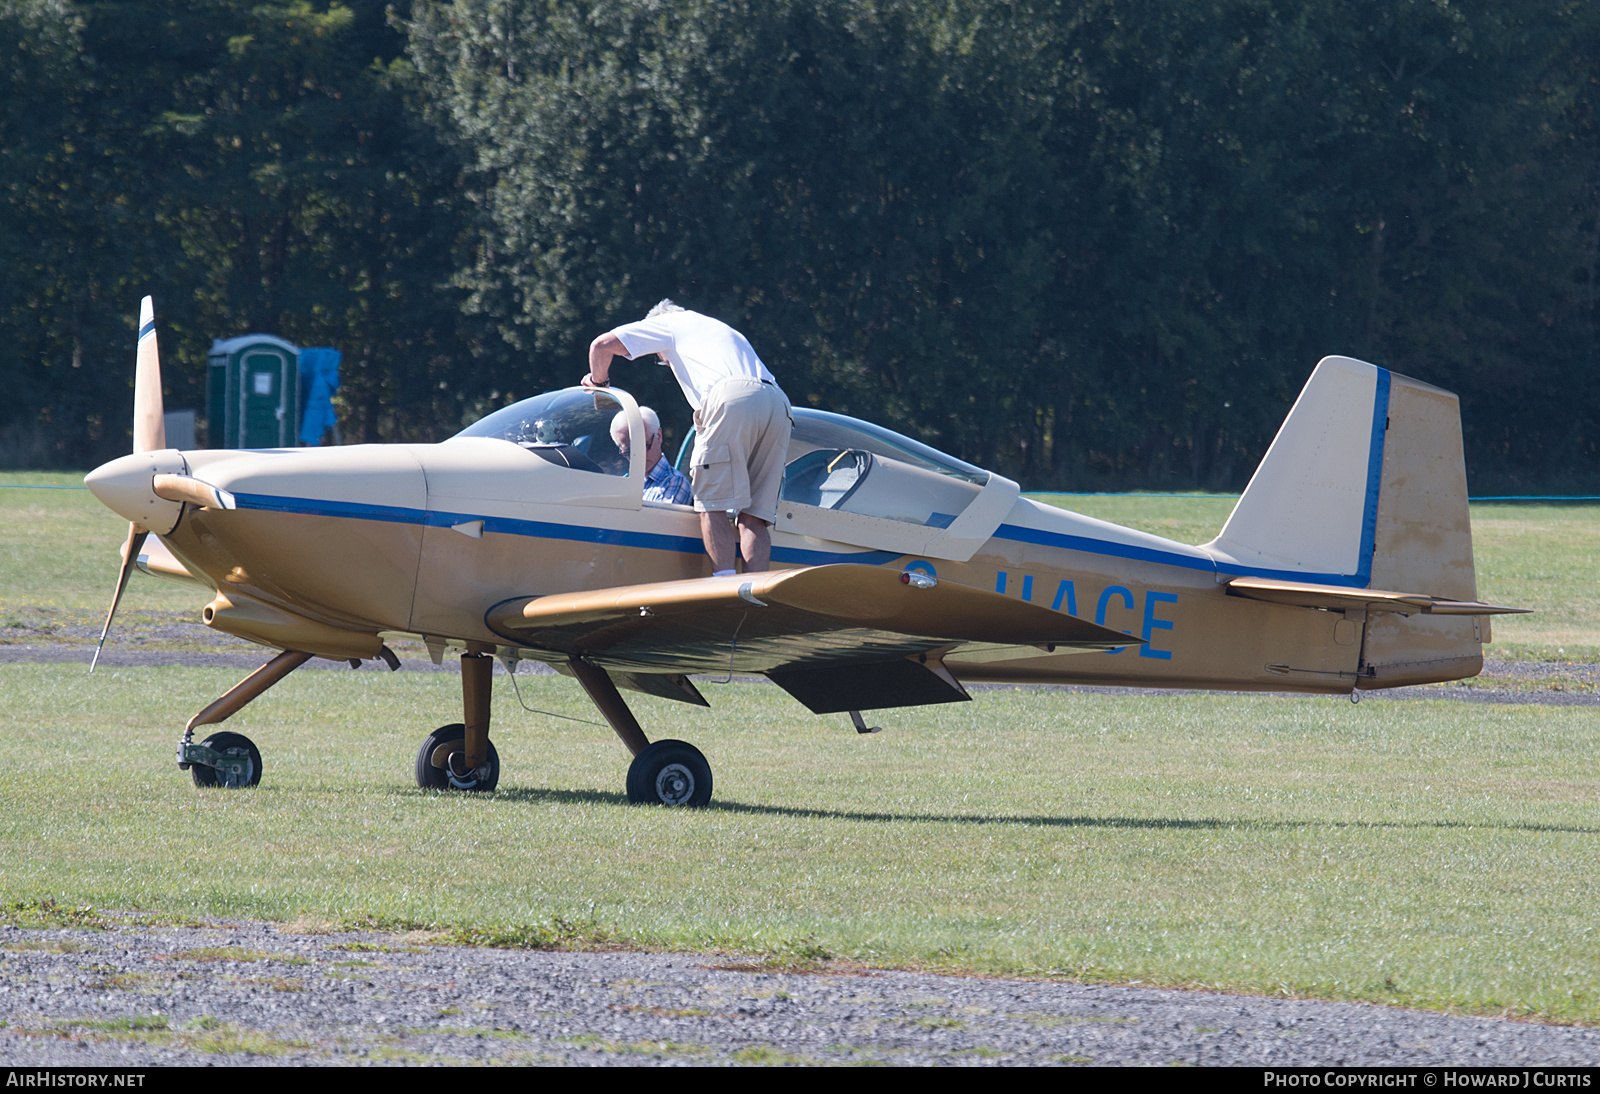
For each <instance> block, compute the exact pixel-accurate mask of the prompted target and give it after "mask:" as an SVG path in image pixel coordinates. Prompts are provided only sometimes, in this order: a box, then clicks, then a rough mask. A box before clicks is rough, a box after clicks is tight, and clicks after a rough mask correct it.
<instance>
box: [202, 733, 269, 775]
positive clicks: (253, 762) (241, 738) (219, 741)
mask: <svg viewBox="0 0 1600 1094" xmlns="http://www.w3.org/2000/svg"><path fill="white" fill-rule="evenodd" d="M200 743H201V744H202V745H204V746H205V747H207V748H209V749H212V750H213V751H216V752H237V751H240V750H242V751H244V752H246V753H248V754H249V757H250V764H249V767H248V768H246V770H245V778H244V779H242V780H240V782H239V785H240V786H241V787H246V786H255V785H256V784H257V783H259V782H260V781H261V751H260V749H258V748H256V745H255V742H254V741H252V740H251V739H250V738H249V737H246V736H245V735H244V734H242V733H213V734H212V735H211V736H209V737H207V738H206V739H205V740H203V741H201V742H200ZM189 777H190V778H191V779H193V780H194V784H195V785H196V786H221V787H226V786H227V785H228V784H227V782H226V781H224V779H223V776H222V773H221V772H220V771H218V770H217V769H216V768H214V767H207V766H206V765H205V764H191V765H190V766H189Z"/></svg>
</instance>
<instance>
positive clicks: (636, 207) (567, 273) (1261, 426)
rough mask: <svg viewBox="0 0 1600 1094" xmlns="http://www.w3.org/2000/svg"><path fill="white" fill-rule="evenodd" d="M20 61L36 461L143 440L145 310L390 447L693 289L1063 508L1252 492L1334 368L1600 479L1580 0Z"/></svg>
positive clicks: (536, 10) (71, 22)
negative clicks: (237, 344)
mask: <svg viewBox="0 0 1600 1094" xmlns="http://www.w3.org/2000/svg"><path fill="white" fill-rule="evenodd" d="M0 48H3V49H4V51H5V56H7V57H8V58H9V64H8V65H7V69H6V78H7V80H8V81H9V84H8V86H7V87H6V88H5V89H4V103H3V105H0V187H3V189H4V199H5V200H4V202H3V204H0V355H3V360H4V368H5V372H6V374H7V377H8V383H7V387H8V389H9V392H10V395H9V397H8V399H7V400H5V401H4V404H3V407H4V409H3V410H0V460H3V461H5V462H6V463H9V464H11V465H13V466H18V465H57V466H63V465H76V466H84V465H88V464H92V463H94V462H96V461H98V460H101V459H104V458H107V457H109V456H111V455H115V454H117V453H119V452H122V451H126V450H127V446H128V419H129V406H130V405H131V395H130V389H129V382H130V374H131V367H130V365H131V359H132V341H133V333H134V332H133V329H132V324H133V310H134V307H135V305H136V302H137V298H138V296H140V295H142V294H143V293H145V292H150V293H152V294H153V295H155V296H156V299H157V307H158V318H159V320H160V322H161V326H162V332H163V344H162V349H163V354H164V361H165V363H166V378H167V387H168V405H169V406H200V405H202V400H201V396H200V391H201V388H202V386H203V383H204V368H205V351H206V348H207V347H208V346H209V344H210V341H211V339H212V338H218V337H221V338H226V337H231V336H233V335H235V334H240V333H245V332H246V331H266V332H270V333H275V334H279V335H282V336H283V337H286V338H289V339H291V340H292V341H295V342H297V343H299V344H301V345H332V346H336V347H338V348H339V349H341V350H342V351H343V352H344V354H345V366H344V372H343V378H344V387H343V389H342V390H341V392H340V396H339V402H340V409H341V414H342V416H343V420H344V435H345V438H346V439H347V440H365V441H378V440H382V441H392V440H434V439H439V438H441V437H444V436H448V435H449V434H450V433H452V432H454V431H455V430H456V429H458V428H459V427H460V426H461V425H462V424H464V423H465V422H466V421H470V420H472V419H473V418H474V417H476V416H477V415H478V414H481V413H482V412H483V411H485V410H486V409H490V408H492V407H495V406H498V405H501V404H503V403H504V402H506V401H507V400H509V399H511V398H513V397H523V396H526V395H529V394H533V393H536V392H537V391H539V390H544V389H547V388H550V387H556V386H565V385H567V384H570V383H572V382H574V380H575V379H576V377H577V376H579V375H581V374H582V372H583V370H584V355H583V351H584V347H585V346H586V345H587V342H588V340H589V339H590V338H592V337H593V336H594V335H595V334H597V333H599V332H601V331H603V330H606V329H608V328H609V327H611V326H613V325H615V324H617V323H619V322H623V321H626V320H629V319H633V318H636V317H638V316H639V315H642V314H643V312H644V311H645V309H647V308H648V307H649V306H650V305H651V304H653V303H654V302H655V301H656V300H658V299H660V298H661V297H666V296H670V297H672V298H674V299H676V300H678V301H679V302H680V303H683V304H685V305H686V306H689V307H692V308H695V309H697V310H700V311H704V312H707V313H709V314H713V315H716V316H718V317H720V318H723V319H725V320H727V321H728V322H730V323H732V324H733V325H735V326H737V327H739V328H740V329H741V330H743V331H744V332H745V333H746V334H747V335H748V336H749V337H750V339H751V341H752V343H753V344H754V345H755V347H756V349H757V351H758V352H760V353H761V354H762V356H763V358H764V359H765V360H766V361H767V362H768V364H769V365H770V366H771V367H772V368H773V369H774V371H775V372H776V373H777V374H778V376H779V378H780V380H781V381H782V383H783V384H784V387H785V389H786V390H787V391H788V392H789V394H790V396H791V397H792V398H793V399H795V401H796V402H799V403H805V404H809V405H813V406H818V407H822V408H824V409H832V410H838V411H842V412H844V413H849V414H855V415H858V416H861V417H865V418H870V419H872V420H875V421H879V422H882V423H884V424H886V425H890V426H892V427H895V428H898V429H901V430H903V431H905V432H907V433H909V434H911V435H913V436H916V437H918V438H920V439H922V440H925V441H927V442H929V443H931V444H934V445H936V446H938V447H941V448H944V449H946V450H948V451H950V452H952V453H953V454H955V455H958V456H961V457H963V458H965V459H968V460H971V461H973V462H976V463H980V464H984V465H986V466H992V467H995V468H996V469H998V470H1001V471H1002V472H1004V473H1006V474H1009V475H1011V476H1013V477H1016V478H1019V479H1020V480H1021V481H1022V482H1023V483H1024V484H1025V485H1026V486H1028V487H1036V488H1043V487H1061V488H1076V489H1095V488H1104V487H1112V486H1143V487H1155V488H1196V487H1201V488H1206V487H1217V488H1227V487H1233V488H1237V487H1238V486H1240V485H1242V483H1243V481H1244V479H1245V478H1246V477H1247V476H1248V475H1249V473H1250V471H1251V470H1252V469H1253V467H1254V464H1255V462H1256V460H1258V459H1259V457H1260V455H1261V453H1262V452H1263V451H1264V449H1265V447H1266V444H1267V443H1268V442H1269V441H1270V440H1271V437H1272V434H1273V431H1274V430H1275V429H1276V428H1277V425H1278V423H1279V421H1280V420H1281V419H1282V416H1283V414H1284V413H1285V411H1286V410H1287V407H1288V405H1289V403H1290V401H1292V399H1293V398H1294V396H1295V394H1296V393H1297V392H1298V390H1299V387H1300V385H1301V384H1302V383H1303V381H1304V379H1305V376H1306V375H1307V374H1308V372H1309V370H1310V367H1311V366H1312V365H1313V364H1314V363H1315V362H1316V360H1317V359H1318V358H1320V357H1322V356H1324V355H1326V354H1330V353H1342V354H1347V355H1350V356H1356V357H1361V358H1364V359H1366V360H1370V361H1373V362H1375V363H1378V364H1381V365H1384V366H1386V367H1390V368H1393V369H1395V370H1397V371H1400V372H1403V373H1406V374H1408V375H1412V376H1416V377H1418V378H1419V379H1422V380H1425V381H1428V382H1430V383H1434V384H1437V385H1439V386H1441V387H1446V388H1449V389H1451V390H1454V391H1457V392H1459V393H1460V394H1461V396H1462V405H1463V414H1464V421H1465V428H1466V435H1467V449H1468V463H1469V472H1470V475H1471V482H1472V485H1473V488H1474V489H1475V490H1477V491H1479V492H1483V491H1484V490H1510V489H1518V490H1521V489H1528V490H1566V489H1593V488H1594V487H1595V486H1597V485H1600V462H1597V457H1600V414H1597V400H1596V396H1597V394H1600V391H1597V375H1596V374H1597V369H1596V366H1597V364H1600V361H1597V360H1596V357H1597V341H1596V329H1595V322H1596V311H1595V307H1596V284H1595V275H1596V264H1597V261H1600V135H1597V132H1596V102H1597V95H1600V77H1597V74H1600V8H1597V7H1596V6H1595V5H1593V4H1587V3H1583V2H1579V0H1553V2H1550V0H1547V2H1545V3H1542V4H1539V5H1513V4H1508V3H1504V2H1487V0H1465V2H1459V3H1455V2H1445V0H1385V2H1382V3H1379V2H1369V0H1357V2H1349V0H1340V2H1335V0H1298V2H1295V3H1289V2H1287V0H1198V2H1196V0H1138V2H1133V0H1083V2H1078V3H1068V2H1049V0H1010V2H1003V0H759V2H744V0H561V2H556V0H451V2H443V0H412V2H411V3H410V4H401V5H397V6H390V7H387V8H385V7H383V6H381V5H379V4H377V3H363V2H359V0H352V2H348V3H342V4H341V3H328V2H326V0H320V2H309V0H293V2H289V3H281V2H267V3H258V4H253V5H250V6H246V5H241V4H237V3H226V2H221V0H100V2H92V3H73V2H71V0H0ZM662 373H663V370H657V369H645V368H635V369H630V370H628V371H627V373H626V374H625V375H624V376H623V380H624V382H625V383H627V384H629V385H630V386H631V387H632V389H634V390H635V391H636V392H637V393H639V394H640V395H641V396H642V397H644V398H646V399H648V400H650V401H652V402H654V403H655V404H656V405H657V406H658V407H660V408H661V409H662V411H663V414H664V417H665V418H666V419H667V421H668V423H669V425H672V424H676V425H678V426H679V427H680V428H681V425H682V424H684V423H683V422H682V421H681V420H680V419H682V418H684V417H686V415H683V414H681V413H679V411H681V406H680V405H679V403H680V401H679V400H678V399H677V396H676V395H675V392H674V390H673V389H672V387H671V383H670V379H669V378H668V377H666V376H665V375H663V374H662Z"/></svg>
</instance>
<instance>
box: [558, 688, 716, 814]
mask: <svg viewBox="0 0 1600 1094" xmlns="http://www.w3.org/2000/svg"><path fill="white" fill-rule="evenodd" d="M567 668H568V669H570V670H571V671H572V675H573V676H575V677H576V678H577V680H578V683H580V684H582V685H583V690H584V691H586V692H588V694H589V698H590V699H591V700H592V701H593V702H594V705H595V706H596V707H598V708H599V710H600V713H601V714H603V715H605V719H606V721H608V722H610V723H611V728H612V729H613V730H614V731H615V732H616V734H617V736H618V737H619V738H621V740H622V743H623V744H624V745H626V746H627V747H628V751H629V752H632V753H633V763H632V764H630V765H629V766H628V800H629V801H630V802H632V803H633V804H635V805H645V804H651V805H689V806H702V805H705V804H707V803H708V802H710V801H711V765H710V764H709V763H707V762H706V758H705V756H703V755H702V754H701V752H700V750H699V749H698V748H696V747H694V745H691V744H688V743H686V742H684V741H657V742H656V743H655V744H651V743H650V739H649V738H648V737H646V736H645V735H644V729H643V728H642V727H640V725H639V720H638V719H637V718H635V717H634V716H633V711H631V710H629V709H628V704H627V703H625V702H623V699H622V694H621V693H620V692H619V691H617V685H616V684H615V683H613V682H612V680H611V677H610V676H609V675H607V673H606V670H605V669H603V668H600V667H599V666H597V665H591V664H589V663H588V662H587V661H580V660H578V659H577V658H573V659H572V660H570V661H568V662H567Z"/></svg>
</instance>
